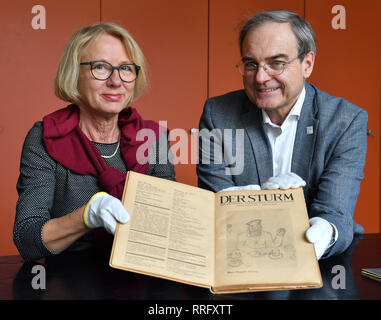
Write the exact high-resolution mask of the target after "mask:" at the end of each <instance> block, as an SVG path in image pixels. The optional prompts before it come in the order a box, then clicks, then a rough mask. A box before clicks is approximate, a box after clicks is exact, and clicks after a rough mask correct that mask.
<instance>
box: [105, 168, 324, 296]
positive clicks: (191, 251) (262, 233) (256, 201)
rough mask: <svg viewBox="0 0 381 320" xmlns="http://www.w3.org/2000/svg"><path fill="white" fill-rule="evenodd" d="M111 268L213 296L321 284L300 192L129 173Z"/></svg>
mask: <svg viewBox="0 0 381 320" xmlns="http://www.w3.org/2000/svg"><path fill="white" fill-rule="evenodd" d="M122 202H123V204H124V205H125V207H126V209H127V211H128V212H129V213H130V216H131V218H130V221H129V222H128V223H126V224H118V226H117V229H116V232H115V237H114V243H113V248H112V252H111V257H110V266H111V267H114V268H118V269H123V270H127V271H132V272H137V273H142V274H146V275H150V276H154V277H160V278H165V279H168V280H173V281H178V282H183V283H187V284H191V285H195V286H201V287H207V288H210V290H211V291H212V292H214V293H232V292H250V291H264V290H288V289H310V288H319V287H321V286H322V279H321V274H320V269H319V264H318V262H317V259H316V255H315V250H314V246H313V244H311V243H309V242H308V241H307V240H306V239H305V236H304V235H305V232H306V230H307V229H308V227H309V222H308V215H307V210H306V206H305V200H304V196H303V190H302V189H301V188H299V189H289V190H261V191H227V192H218V193H214V192H211V191H208V190H204V189H200V188H197V187H193V186H189V185H185V184H182V183H178V182H173V181H168V180H164V179H160V178H156V177H151V176H148V175H143V174H139V173H135V172H132V171H130V172H129V173H128V174H127V179H126V185H125V188H124V194H123V199H122Z"/></svg>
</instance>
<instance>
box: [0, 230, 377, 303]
mask: <svg viewBox="0 0 381 320" xmlns="http://www.w3.org/2000/svg"><path fill="white" fill-rule="evenodd" d="M109 254H110V251H109V248H108V249H107V250H99V251H95V250H91V251H86V252H76V253H68V254H61V255H59V256H56V257H52V258H47V259H42V260H40V261H37V262H26V263H24V262H23V260H22V259H21V257H20V256H3V257H0V299H1V300H4V299H5V300H23V299H28V300H30V299H32V300H51V299H55V300H57V299H58V300H66V299H68V300H98V299H102V300H103V299H105V300H130V301H138V300H151V301H153V300H160V301H164V300H168V301H169V300H184V301H194V300H197V301H200V300H208V301H214V302H218V301H220V302H221V301H222V300H226V299H228V300H234V301H238V300H248V301H252V300H262V301H263V300H304V301H305V300H365V299H369V300H381V282H377V281H374V280H370V279H367V278H363V277H362V276H361V274H360V271H361V268H377V267H378V268H380V267H381V234H366V235H364V236H363V237H358V238H355V239H354V241H353V243H352V245H351V246H350V247H349V249H348V250H347V251H346V252H344V253H343V254H341V255H339V256H335V257H331V258H328V259H324V260H321V261H319V265H320V270H321V273H322V278H323V283H324V285H323V287H322V288H320V289H308V290H287V291H272V292H256V293H242V294H228V295H226V294H224V295H214V294H212V293H211V292H209V290H208V289H205V288H199V287H194V286H191V285H186V284H181V283H177V282H173V281H168V280H164V279H159V278H154V277H149V276H146V275H140V274H135V273H131V272H126V271H122V270H117V269H114V268H111V267H110V266H109V265H108V260H109ZM42 266H43V268H42ZM335 266H336V267H335ZM33 268H34V269H33ZM39 268H40V269H39ZM43 271H45V275H46V277H45V282H44V281H42V280H41V279H43V278H42V276H43V273H42V272H43ZM343 271H344V273H343ZM339 275H340V277H341V278H340V279H341V281H338V280H340V279H339V278H338V277H339ZM36 279H37V280H36ZM39 279H40V281H38V280H39ZM343 279H344V280H343ZM33 286H34V287H37V289H34V288H33ZM41 286H43V287H45V289H43V288H42V289H41ZM38 287H40V288H38Z"/></svg>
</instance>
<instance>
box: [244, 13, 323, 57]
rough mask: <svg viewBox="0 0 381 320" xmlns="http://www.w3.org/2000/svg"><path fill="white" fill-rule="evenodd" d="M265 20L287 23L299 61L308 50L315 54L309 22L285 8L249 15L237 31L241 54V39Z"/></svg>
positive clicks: (313, 38) (313, 35)
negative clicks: (238, 31)
mask: <svg viewBox="0 0 381 320" xmlns="http://www.w3.org/2000/svg"><path fill="white" fill-rule="evenodd" d="M265 22H278V23H288V24H289V25H290V27H291V29H292V31H293V32H294V34H295V36H296V40H297V43H298V57H299V59H300V61H302V60H303V58H304V57H305V55H306V54H307V53H308V52H310V51H312V52H314V53H315V55H316V41H315V34H314V31H313V30H312V28H311V26H310V24H309V23H308V22H307V21H305V20H304V19H302V18H301V17H300V16H298V15H297V14H296V13H294V12H291V11H287V10H270V11H262V12H259V13H257V14H255V15H254V16H252V17H250V18H249V19H248V20H247V22H246V23H245V25H244V26H243V27H242V28H241V31H240V33H239V47H240V50H241V54H242V45H243V41H244V40H245V37H246V35H247V33H248V32H249V31H251V30H253V29H255V28H256V27H258V26H260V25H262V24H263V23H265Z"/></svg>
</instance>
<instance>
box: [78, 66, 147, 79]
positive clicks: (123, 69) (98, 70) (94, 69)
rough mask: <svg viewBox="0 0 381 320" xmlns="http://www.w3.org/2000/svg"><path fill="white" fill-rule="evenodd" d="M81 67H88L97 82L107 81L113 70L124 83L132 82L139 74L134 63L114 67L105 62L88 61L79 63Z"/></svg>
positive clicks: (138, 68)
mask: <svg viewBox="0 0 381 320" xmlns="http://www.w3.org/2000/svg"><path fill="white" fill-rule="evenodd" d="M80 65H81V66H83V65H90V67H91V74H92V75H93V77H94V78H95V79H97V80H107V79H109V78H110V77H111V75H112V74H113V73H114V70H118V72H119V77H120V79H121V80H122V81H124V82H133V81H135V79H136V78H137V76H138V74H139V70H140V67H139V66H138V65H136V64H135V63H124V64H121V65H120V66H119V67H114V66H113V65H111V64H110V63H108V62H106V61H90V62H81V63H80Z"/></svg>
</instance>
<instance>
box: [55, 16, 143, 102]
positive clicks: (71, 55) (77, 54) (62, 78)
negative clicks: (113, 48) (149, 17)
mask: <svg viewBox="0 0 381 320" xmlns="http://www.w3.org/2000/svg"><path fill="white" fill-rule="evenodd" d="M103 34H109V35H111V36H114V37H116V38H117V39H119V40H120V41H121V42H122V43H123V45H124V47H125V48H126V51H127V55H128V57H129V59H131V62H132V63H135V64H137V65H138V66H140V67H141V69H140V71H139V75H138V77H137V78H136V80H135V87H134V91H133V94H132V96H131V99H130V101H129V103H131V102H132V101H134V100H136V99H137V98H139V97H140V96H141V95H142V94H143V93H144V91H145V90H146V88H147V87H148V76H147V70H146V64H145V58H144V55H143V53H142V51H141V50H140V48H139V46H138V44H137V43H136V42H135V40H134V39H133V38H132V36H131V35H130V34H129V33H128V31H127V30H125V29H124V28H122V27H120V26H118V25H116V24H114V23H98V24H95V25H92V26H86V27H83V28H81V29H79V30H78V31H76V32H75V33H74V34H73V35H72V37H71V38H70V39H69V41H68V42H67V44H66V46H65V49H64V51H63V53H62V56H61V59H60V62H59V65H58V69H57V74H56V79H55V94H56V96H57V97H58V98H60V99H62V100H64V101H68V102H71V103H74V104H80V102H81V95H80V93H79V91H78V76H79V68H80V62H81V57H82V54H83V51H84V49H85V48H87V47H88V46H89V45H91V44H92V43H93V42H94V41H96V40H97V39H98V38H99V37H100V36H101V35H103Z"/></svg>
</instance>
